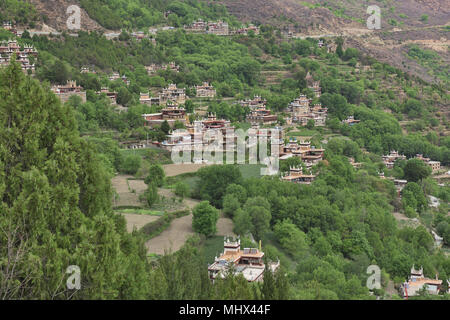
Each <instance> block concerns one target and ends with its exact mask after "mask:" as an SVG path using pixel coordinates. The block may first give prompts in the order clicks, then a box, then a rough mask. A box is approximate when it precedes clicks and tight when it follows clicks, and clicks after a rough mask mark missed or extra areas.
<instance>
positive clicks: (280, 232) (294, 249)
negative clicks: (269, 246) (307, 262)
mask: <svg viewBox="0 0 450 320" xmlns="http://www.w3.org/2000/svg"><path fill="white" fill-rule="evenodd" d="M273 231H274V232H275V235H276V237H277V239H278V241H279V242H280V244H281V246H282V247H283V248H284V249H286V251H287V252H288V253H290V254H291V255H292V256H298V255H299V254H301V253H303V252H304V251H305V250H306V249H307V248H308V245H307V243H306V235H305V233H304V232H302V231H301V230H299V229H298V228H297V227H296V226H295V225H294V224H293V223H292V222H291V221H290V220H289V219H285V220H283V221H282V222H278V223H277V224H276V225H275V226H274V228H273Z"/></svg>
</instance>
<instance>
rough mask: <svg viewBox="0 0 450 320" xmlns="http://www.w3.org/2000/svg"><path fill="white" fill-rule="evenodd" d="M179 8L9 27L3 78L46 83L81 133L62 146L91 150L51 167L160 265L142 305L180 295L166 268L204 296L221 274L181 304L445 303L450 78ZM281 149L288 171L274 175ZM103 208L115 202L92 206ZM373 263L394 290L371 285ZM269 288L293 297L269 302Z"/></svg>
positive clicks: (330, 40) (342, 45) (0, 63)
mask: <svg viewBox="0 0 450 320" xmlns="http://www.w3.org/2000/svg"><path fill="white" fill-rule="evenodd" d="M186 6H187V7H186V8H184V7H183V8H184V10H188V9H187V8H190V7H188V5H186ZM205 6H206V5H205ZM177 8H178V7H176V6H175V5H173V6H170V5H168V6H167V7H165V8H164V10H162V11H158V15H159V16H160V18H159V19H161V21H160V23H159V24H156V23H155V24H154V25H148V26H145V28H144V27H143V26H142V25H133V24H132V23H131V22H130V23H129V25H130V26H131V25H133V27H128V29H125V27H124V28H122V29H121V30H120V31H119V30H117V29H115V30H113V28H111V29H108V30H107V31H108V32H104V33H97V32H94V31H77V32H75V33H72V34H67V33H65V32H60V31H63V30H58V31H57V32H48V33H47V32H41V31H35V29H31V28H29V27H27V26H25V25H23V24H22V25H17V24H16V23H15V22H12V21H11V22H10V21H4V22H3V24H2V25H3V29H0V72H3V71H2V70H12V69H13V68H14V66H15V65H17V66H18V67H20V69H21V70H22V73H23V75H24V77H29V78H30V79H34V81H35V83H40V84H42V85H43V86H44V88H46V89H43V90H47V89H48V91H49V92H50V93H51V94H52V95H53V96H54V97H56V98H57V99H55V101H58V104H54V105H53V106H52V108H54V110H59V109H58V108H64V109H61V110H64V113H67V117H69V118H67V119H65V120H64V121H66V122H64V126H67V127H70V128H71V130H72V127H73V132H72V133H70V134H67V136H61V137H60V138H59V139H72V138H71V137H74V136H77V139H79V140H76V141H77V142H76V143H75V142H73V143H74V145H73V146H72V145H69V144H68V145H67V146H66V147H64V148H66V149H63V147H61V146H60V145H59V144H58V143H57V142H56V140H55V144H54V145H52V146H51V147H50V146H47V147H45V148H46V150H48V152H55V156H54V158H55V159H53V158H52V159H53V160H51V161H50V160H48V162H45V163H46V164H45V165H44V164H42V168H47V167H48V168H53V167H51V166H52V165H53V164H52V163H53V162H52V161H62V160H60V159H59V158H58V157H59V156H56V155H59V154H60V153H61V154H62V153H64V152H69V151H70V152H73V153H74V155H75V153H78V158H77V160H76V161H82V160H81V159H84V160H83V161H86V162H85V163H83V164H82V165H80V166H79V169H76V170H86V173H83V175H79V176H78V175H77V174H78V173H75V172H76V171H73V172H71V171H70V170H72V169H73V168H75V166H77V168H78V165H75V164H74V165H73V168H72V169H70V170H69V169H67V173H59V172H58V173H57V174H56V173H55V177H56V175H58V177H59V178H58V179H61V180H62V179H63V175H65V179H69V180H70V179H71V178H70V177H72V176H71V174H72V175H73V177H76V178H75V179H72V180H70V181H71V182H67V185H70V184H76V185H77V186H78V184H80V185H79V186H78V188H79V190H81V191H78V193H77V196H76V197H80V198H79V201H78V200H77V202H73V203H78V202H79V203H80V209H79V212H80V213H82V214H83V216H84V215H85V216H86V217H88V218H89V219H90V218H93V217H96V218H95V219H97V218H98V217H97V216H96V215H97V213H95V212H93V211H92V210H97V209H95V208H102V209H101V210H103V211H104V212H105V219H111V221H113V220H114V219H121V220H120V221H122V222H121V227H120V228H122V229H123V230H122V231H121V233H119V231H112V229H115V228H116V227H115V226H114V227H112V228H111V230H109V231H105V232H111V234H113V232H117V233H114V235H115V236H116V237H117V239H122V238H121V237H123V239H125V238H126V239H127V240H126V241H125V240H123V241H124V243H125V242H126V243H128V245H129V248H128V249H123V248H121V249H118V250H119V251H120V254H121V258H120V259H123V261H125V260H126V259H128V258H126V257H127V255H126V254H127V253H126V252H127V250H129V251H128V252H134V253H133V255H134V256H133V257H134V258H133V259H136V261H138V262H136V264H137V265H139V268H141V269H142V270H147V269H149V270H150V271H149V272H148V274H147V273H146V274H145V276H144V275H142V274H141V276H142V277H143V278H142V279H145V281H143V282H145V284H143V285H142V286H143V287H145V289H144V288H143V289H142V291H143V292H145V294H143V295H142V296H141V297H144V298H146V299H148V298H149V299H167V298H168V296H169V294H170V293H169V292H168V291H164V290H169V289H167V288H169V287H170V286H169V285H167V288H166V289H162V291H160V292H158V290H157V289H155V288H157V285H156V284H155V283H156V282H155V281H156V280H155V279H159V278H164V277H165V279H166V280H164V281H167V283H172V282H171V281H175V282H177V283H183V281H181V280H180V279H179V278H178V279H170V277H168V276H167V275H166V274H165V273H166V272H168V270H167V269H164V268H167V265H165V264H167V263H168V264H170V265H172V266H173V268H178V270H179V271H180V273H183V272H185V273H186V274H189V275H192V276H190V277H189V280H186V281H187V283H189V284H192V286H195V284H193V283H194V282H200V280H199V279H203V277H205V276H207V278H209V280H210V283H209V284H208V286H211V287H208V288H209V289H208V290H209V291H208V292H204V293H200V292H199V291H195V293H192V295H189V294H191V293H190V292H189V290H187V291H186V292H187V293H186V296H183V295H180V296H179V297H178V298H180V299H197V298H198V299H209V298H213V299H214V298H215V299H217V298H219V299H220V298H221V294H223V290H222V289H221V288H222V287H221V286H222V285H223V283H226V281H235V284H234V286H235V287H236V288H241V291H240V294H242V295H243V296H241V297H236V296H234V295H233V294H235V293H234V292H232V293H230V297H233V299H235V298H239V299H241V298H242V299H254V298H255V296H253V293H252V292H258V294H259V295H260V296H259V297H263V298H265V299H268V300H270V299H294V300H313V299H342V300H344V299H368V300H370V299H385V300H391V299H394V300H395V299H399V300H401V299H405V300H406V299H411V300H414V299H433V298H436V299H448V297H449V294H450V288H449V281H450V265H449V261H450V258H449V257H448V254H449V252H450V249H449V245H450V211H449V202H450V188H449V185H448V183H449V179H450V171H449V170H450V169H449V166H450V158H449V155H450V153H449V142H450V141H449V139H448V132H449V122H448V117H447V116H448V110H447V109H448V108H447V107H446V106H448V98H449V91H448V86H447V85H446V83H442V85H441V86H436V85H431V84H430V83H427V82H425V81H423V80H421V79H420V78H417V77H414V76H412V75H410V74H409V73H407V72H403V71H401V70H400V69H396V68H394V67H392V66H390V65H389V64H387V63H380V62H379V61H377V60H375V59H374V58H373V57H370V56H369V55H366V54H363V53H362V52H361V51H358V50H357V49H355V48H353V47H352V46H351V45H350V43H349V42H348V41H347V42H346V41H344V40H343V38H341V37H317V38H315V37H312V38H311V37H308V38H303V37H302V36H297V35H296V30H295V29H296V28H292V29H289V28H288V29H287V30H286V29H277V28H275V27H274V26H271V25H270V24H268V25H265V24H259V23H258V24H257V23H249V22H241V21H239V20H236V18H235V17H230V16H229V14H228V13H224V14H217V12H222V11H219V10H218V9H217V8H216V9H215V11H214V12H216V13H215V14H212V13H210V14H205V15H192V17H194V16H195V18H189V19H188V18H186V17H185V16H182V15H180V14H179V13H177V12H178V11H177V10H178V9H177ZM201 8H203V7H201ZM205 8H211V7H208V6H206V7H205ZM205 8H203V9H202V10H203V11H202V12H207V9H205ZM192 10H194V9H192ZM193 12H197V11H195V10H194V11H193ZM224 12H226V10H225V11H224ZM105 14H106V13H105ZM93 17H94V16H93ZM190 17H191V16H190ZM97 18H98V17H97ZM155 19H156V18H155ZM99 21H105V20H101V19H100V20H99ZM130 21H131V20H130ZM109 23H110V24H113V23H112V22H111V21H110V22H109ZM36 32H38V33H36ZM39 32H40V33H39ZM14 60H15V62H13V61H14ZM8 72H10V71H8ZM27 79H28V78H27ZM23 81H25V80H23ZM36 85H37V84H36ZM47 87H48V88H47ZM0 88H1V87H0ZM35 90H37V89H35ZM4 91H5V90H4ZM0 92H2V91H1V90H0ZM5 92H6V91H5ZM5 94H6V93H5ZM21 94H25V93H21ZM53 96H52V97H53ZM27 97H28V96H27ZM27 99H31V98H27ZM46 99H47V98H46ZM5 101H6V100H5ZM23 101H27V100H26V99H23ZM45 101H52V100H51V99H50V98H48V99H47V100H45ZM52 103H53V102H52ZM0 107H3V105H2V104H1V103H0ZM23 108H25V107H23ZM22 110H24V109H22ZM53 113H54V114H55V117H59V116H60V115H59V111H58V112H56V111H53ZM61 114H62V113H61ZM35 117H37V115H35ZM17 121H19V120H17ZM48 121H50V120H48ZM58 121H63V120H58ZM72 122H73V125H72V124H69V123H72ZM49 123H50V122H49ZM61 123H63V122H61ZM28 125H29V124H28V123H26V125H25V123H24V124H22V126H20V128H26V127H27V126H28ZM59 126H60V124H59V123H57V124H56V129H55V132H59V133H58V134H61V135H64V134H66V133H64V130H60V127H59ZM44 127H45V126H44ZM60 131H61V132H60ZM51 132H53V131H51ZM241 132H246V134H247V137H246V139H244V143H245V145H246V147H247V148H249V149H251V148H254V150H255V154H257V153H256V150H258V151H259V150H260V148H261V146H260V145H258V147H257V148H256V143H257V142H259V143H261V141H264V142H265V144H266V147H267V150H269V151H268V152H269V154H266V155H262V154H261V153H258V154H257V156H256V158H252V156H251V152H250V151H248V153H246V152H244V155H243V157H242V158H243V161H241V162H239V161H240V160H239V159H241V158H239V157H240V156H239V155H238V153H239V152H240V149H239V147H238V145H239V142H240V141H241V140H240V139H241V138H240V136H239V134H241ZM55 134H56V133H55ZM274 137H277V138H274ZM35 138H36V137H35ZM49 139H50V138H49ZM55 139H56V138H55ZM263 139H267V140H263ZM255 141H256V142H255ZM1 143H6V142H5V141H3V140H2V142H1ZM34 143H35V145H36V146H39V147H42V145H43V143H44V142H42V143H41V142H37V140H36V142H34ZM45 143H47V142H45ZM199 147H201V148H202V150H203V153H202V152H200V157H198V154H197V151H198V148H199ZM36 148H37V147H36ZM77 148H78V149H77ZM31 149H32V148H30V150H31ZM12 150H15V149H12ZM55 150H56V151H55ZM61 150H65V151H64V152H62V151H61ZM211 150H214V152H212V151H211ZM273 150H276V156H275V157H276V161H277V162H279V170H277V171H275V172H270V173H271V175H270V176H264V174H262V172H263V170H264V168H266V167H267V162H264V161H265V160H264V159H265V157H266V158H268V155H273ZM218 151H222V152H223V153H224V155H223V156H222V154H219V153H218ZM13 152H15V151H13ZM27 152H28V151H27ZM29 152H31V151H29ZM180 152H182V153H183V156H184V157H183V161H184V163H182V164H176V163H175V160H176V159H181V158H182V156H181V155H180ZM213 153H214V155H213ZM42 154H44V153H42ZM264 156H265V157H264ZM5 157H6V156H5ZM39 157H40V156H36V160H33V161H35V162H36V163H38V162H39V161H41V160H39V159H40V158H39ZM42 157H44V155H42ZM74 157H75V156H74ZM84 157H86V159H88V160H86V159H85V158H84ZM97 158H98V159H97ZM33 159H34V158H33ZM74 159H75V158H74ZM229 159H231V161H232V163H233V164H230V163H229V162H228V161H229ZM0 160H2V158H0ZM218 160H220V161H219V164H218V165H217V164H216V163H215V161H218ZM222 160H223V161H222ZM225 160H226V161H225ZM241 160H242V159H241ZM2 161H3V160H2ZM11 161H12V160H11ZM18 161H19V160H18ZM20 161H22V160H20ZM74 161H75V160H74ZM43 163H44V162H43ZM55 163H56V162H55ZM74 163H75V162H74ZM222 163H224V164H222ZM225 163H226V164H225ZM89 165H90V166H92V167H89ZM95 166H97V167H95ZM38 167H39V166H37V168H38ZM24 168H28V166H24ZM17 170H18V169H17ZM45 170H47V169H45ZM73 170H75V169H73ZM269 171H270V170H269ZM55 172H56V170H55ZM61 172H63V171H61ZM83 172H84V171H83ZM30 174H31V173H30ZM47 174H48V175H49V177H50V178H49V179H50V181H51V183H49V186H48V188H53V187H54V185H56V183H55V182H54V180H51V179H56V178H55V177H53V176H52V175H51V174H50V173H47ZM30 177H31V176H30ZM30 179H31V178H30ZM45 179H47V178H45ZM69 180H68V181H69ZM5 181H6V180H5ZM42 181H44V180H42ZM52 181H53V182H52ZM105 181H106V182H105ZM107 181H111V190H109V189H108V191H106V189H102V188H106V187H105V186H106V184H108V185H109V183H107ZM8 183H11V182H8ZM42 183H44V182H42ZM52 183H53V184H52ZM85 183H90V184H91V187H87V186H86V185H84V184H85ZM46 188H47V186H46ZM61 188H62V187H61ZM89 188H91V189H89ZM11 190H13V189H11ZM49 190H53V189H49ZM11 192H12V191H11ZM49 192H50V191H49ZM54 192H56V193H57V192H58V191H57V190H56V189H55V190H54ZM88 194H91V196H92V197H91V196H88ZM64 197H66V196H65V195H64V196H63V195H62V193H61V199H63V198H64ZM67 197H69V196H67ZM95 197H104V198H102V200H99V202H98V203H97V204H96V205H89V204H88V201H94V200H92V199H94V198H95ZM14 198H15V197H14V196H8V197H7V199H8V201H14ZM16 198H17V199H19V198H18V197H16ZM91 198H92V199H91ZM5 199H6V198H5ZM61 201H63V200H61ZM64 201H66V199H65V198H64ZM67 201H68V202H67V203H66V204H65V205H67V206H66V208H69V207H70V206H69V203H70V201H73V200H70V201H69V200H67ZM83 201H86V204H83ZM11 203H13V202H11ZM100 203H101V204H100ZM8 205H10V204H8ZM76 206H77V205H76V204H75V207H76ZM55 208H56V209H55ZM55 208H51V210H58V209H57V207H55ZM27 210H28V209H27ZM29 210H32V209H29ZM61 210H63V209H61ZM64 210H66V209H64ZM67 210H71V209H67ZM98 210H100V209H98ZM103 211H102V212H103ZM67 212H69V211H67ZM77 214H78V213H77ZM90 215H91V216H90ZM111 217H113V218H111ZM83 219H84V218H83ZM86 219H87V218H86ZM98 219H100V218H98ZM55 223H56V222H55ZM58 223H60V222H58ZM114 223H115V222H114ZM114 223H113V222H111V225H113V224H114ZM80 230H84V229H83V228H80ZM105 230H106V229H105ZM117 230H119V227H117ZM77 232H81V231H77ZM77 241H78V240H77ZM98 241H101V240H98ZM121 241H122V240H121ZM0 244H1V243H0ZM121 246H122V244H120V245H119V244H117V247H121ZM133 250H135V251H133ZM193 250H194V251H195V252H196V253H193V252H194V251H193ZM69 251H70V250H69ZM55 259H56V258H55ZM165 259H166V260H165ZM116 262H117V261H116ZM116 262H115V263H116ZM373 264H376V265H379V266H380V267H381V270H382V278H381V288H380V289H373V288H369V287H367V286H366V280H367V277H368V274H367V273H366V269H367V267H368V266H369V265H373ZM0 265H1V264H0ZM366 265H367V266H366ZM419 265H420V266H421V267H420V269H416V266H419ZM149 266H151V267H149ZM164 266H166V267H164ZM127 268H130V269H134V268H135V267H133V266H131V265H130V266H128V265H127ZM146 272H147V271H146ZM321 272H322V273H323V274H321ZM92 273H93V274H95V271H92ZM162 275H164V276H162ZM331 275H332V276H333V277H334V278H335V279H336V281H335V283H329V281H326V280H325V279H326V278H327V276H331ZM267 277H269V278H270V279H271V280H270V281H273V283H274V285H275V287H277V288H279V289H276V290H273V292H269V291H270V290H268V291H267V289H266V287H265V285H264V283H265V281H264V280H265V279H267ZM230 279H231V280H230ZM158 281H160V280H158ZM161 281H162V280H161ZM313 284H314V285H315V286H317V288H320V289H317V290H319V291H320V290H322V296H319V293H318V291H317V290H316V289H311V288H313V287H312V286H313ZM186 286H188V284H186ZM286 288H289V289H286ZM314 288H315V287H314ZM227 290H228V289H227ZM229 290H232V289H229ZM252 290H253V291H252ZM0 292H1V291H0ZM236 292H238V290H236ZM65 294H66V293H65ZM172 294H173V293H172ZM202 294H204V296H202ZM79 297H80V298H83V296H82V295H81V293H80V296H79ZM86 298H90V297H89V296H87V297H86ZM112 298H124V297H123V296H120V297H118V296H114V297H112ZM169 298H170V299H171V298H172V297H169Z"/></svg>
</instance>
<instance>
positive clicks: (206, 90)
mask: <svg viewBox="0 0 450 320" xmlns="http://www.w3.org/2000/svg"><path fill="white" fill-rule="evenodd" d="M194 89H195V92H196V94H195V96H196V97H197V98H214V97H215V96H216V89H214V87H213V86H212V85H210V84H209V82H203V84H202V85H199V86H197V85H196V86H194Z"/></svg>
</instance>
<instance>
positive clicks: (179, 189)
mask: <svg viewBox="0 0 450 320" xmlns="http://www.w3.org/2000/svg"><path fill="white" fill-rule="evenodd" d="M175 194H176V195H177V196H179V197H181V198H183V199H184V197H186V196H187V195H188V194H189V186H188V185H187V184H186V182H183V181H179V182H177V183H176V184H175Z"/></svg>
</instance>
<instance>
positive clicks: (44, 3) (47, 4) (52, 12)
mask: <svg viewBox="0 0 450 320" xmlns="http://www.w3.org/2000/svg"><path fill="white" fill-rule="evenodd" d="M29 2H31V3H32V4H33V5H34V7H35V8H36V9H37V11H38V12H39V13H40V14H41V16H43V17H45V18H44V19H45V25H43V24H38V29H42V27H44V29H45V26H48V27H50V29H54V30H57V31H61V30H67V19H68V18H69V17H70V15H71V14H70V13H69V14H68V13H67V8H68V7H69V6H71V5H77V6H80V3H79V1H76V0H29ZM80 10H81V24H80V26H81V30H85V31H87V30H105V28H103V27H102V26H101V25H100V24H98V23H97V22H96V21H94V20H92V19H91V18H90V17H89V15H88V14H87V13H86V11H84V10H83V9H80Z"/></svg>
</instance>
